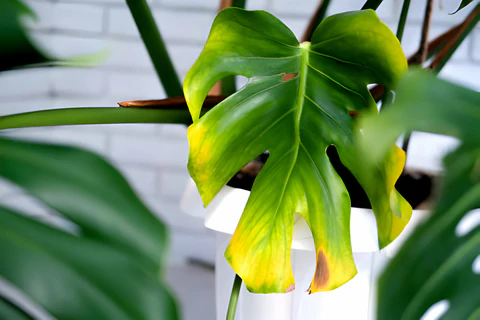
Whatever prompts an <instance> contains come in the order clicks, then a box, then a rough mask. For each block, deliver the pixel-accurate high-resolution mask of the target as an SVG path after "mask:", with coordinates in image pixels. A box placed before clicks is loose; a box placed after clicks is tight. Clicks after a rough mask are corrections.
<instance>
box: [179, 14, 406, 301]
mask: <svg viewBox="0 0 480 320" xmlns="http://www.w3.org/2000/svg"><path fill="white" fill-rule="evenodd" d="M406 69H407V62H406V59H405V57H404V54H403V52H402V49H401V47H400V44H399V42H398V41H397V39H396V38H395V36H394V35H393V34H392V32H391V31H390V30H389V29H388V27H387V26H386V25H384V24H383V23H382V22H381V21H380V20H379V19H378V18H377V16H376V14H375V12H374V11H372V10H364V11H358V12H347V13H343V14H339V15H335V16H331V17H329V18H327V19H325V20H324V21H323V22H322V23H321V24H320V25H319V26H318V28H317V30H316V31H315V33H314V34H313V37H312V42H311V43H309V42H305V43H301V44H299V42H298V41H297V39H296V38H295V36H294V34H293V33H292V32H291V31H290V30H289V29H288V28H287V27H286V26H285V25H284V24H283V23H281V22H280V21H279V20H278V19H276V18H275V17H273V16H272V15H270V14H268V13H266V12H263V11H244V10H241V9H226V10H224V11H222V12H221V13H220V14H219V15H218V16H217V18H216V19H215V21H214V23H213V26H212V30H211V32H210V35H209V38H208V41H207V43H206V46H205V48H204V50H203V51H202V53H201V55H200V57H199V58H198V60H197V61H196V63H195V64H194V66H193V67H192V69H191V70H190V71H189V73H188V75H187V77H186V79H185V84H184V92H185V97H186V100H187V103H188V106H189V109H190V112H191V115H192V118H193V120H194V124H193V125H192V126H190V128H189V130H188V139H189V142H190V156H189V164H188V167H189V171H190V174H191V176H192V178H193V179H194V180H195V182H196V184H197V187H198V189H199V191H200V194H201V196H202V199H203V202H204V204H205V205H208V204H209V202H210V201H211V200H212V198H213V197H214V196H215V195H216V194H217V193H218V192H219V190H220V189H221V188H222V187H223V186H224V185H225V183H226V182H227V181H228V180H229V179H230V178H231V177H232V176H233V175H234V174H235V172H236V171H238V170H239V169H240V168H241V167H242V166H243V165H245V164H246V163H248V162H249V161H250V160H252V159H253V158H255V157H256V156H258V155H259V154H261V153H262V152H264V151H266V150H268V151H269V152H270V157H269V159H268V161H267V163H266V164H265V166H264V168H263V169H262V171H261V172H260V174H259V175H258V177H257V179H256V181H255V184H254V186H253V189H252V192H251V195H250V198H249V200H248V203H247V205H246V208H245V211H244V212H243V215H242V217H241V220H240V222H239V224H238V226H237V229H236V231H235V233H234V235H233V238H232V240H231V242H230V245H229V247H228V248H227V251H226V253H225V256H226V258H227V260H228V261H229V263H230V264H231V266H232V267H233V269H234V270H235V272H236V273H237V274H238V275H239V276H240V277H241V278H242V279H243V280H244V281H245V284H246V286H247V288H248V289H249V290H250V291H253V292H260V293H270V292H286V291H289V290H291V289H292V288H293V284H294V279H293V274H292V269H291V264H290V248H291V242H292V232H293V222H294V221H293V219H294V214H295V213H296V212H298V213H300V214H301V215H302V216H303V218H304V219H305V220H306V221H307V223H308V224H309V226H310V229H311V230H312V234H313V238H314V242H315V246H316V256H317V266H316V271H315V274H314V277H313V280H312V283H311V286H310V292H317V291H325V290H331V289H334V288H336V287H338V286H340V285H342V284H343V283H345V282H346V281H348V280H349V279H351V278H352V277H353V276H354V275H355V274H356V268H355V264H354V261H353V257H352V249H351V244H350V198H349V195H348V193H347V190H346V189H345V186H344V184H343V182H342V181H341V179H340V178H339V176H338V175H337V173H336V172H335V170H334V169H333V167H332V165H331V164H330V162H329V159H328V157H327V155H326V149H327V147H329V146H330V145H334V146H335V147H336V148H337V150H338V152H339V154H340V157H341V159H342V162H343V163H344V164H345V165H346V166H347V167H348V168H349V169H350V171H351V172H352V173H353V174H354V175H355V176H356V177H357V179H358V180H359V181H360V183H361V184H362V185H363V187H364V189H365V191H366V192H367V194H368V196H369V198H370V201H371V204H372V207H373V209H374V212H375V215H376V218H377V223H378V226H379V242H380V245H381V247H384V246H386V245H387V244H388V243H390V242H391V241H392V240H393V239H395V237H396V236H397V235H398V234H399V233H400V232H401V231H402V229H403V227H404V226H405V225H406V223H407V222H408V220H409V218H410V215H411V207H410V206H409V205H408V204H407V203H406V201H405V200H404V199H403V198H402V197H401V196H400V195H399V194H398V193H397V192H396V190H395V189H394V184H395V181H396V179H397V178H398V176H399V175H400V173H401V171H402V168H403V165H404V161H405V157H404V154H403V152H402V151H401V150H399V149H391V152H390V153H389V154H388V156H386V157H385V158H384V161H383V163H382V164H381V165H378V166H376V167H375V168H372V170H373V171H375V172H376V173H375V174H374V175H370V176H366V175H364V174H363V173H362V171H363V170H364V168H362V163H361V159H358V158H357V157H356V154H355V152H354V148H353V147H352V145H353V142H352V141H353V135H354V132H356V130H357V129H355V127H354V121H353V119H352V118H351V116H350V115H349V112H362V113H376V112H377V109H376V105H375V101H374V100H373V98H372V97H371V95H370V93H369V91H368V89H367V85H368V84H371V83H381V84H384V85H386V86H388V87H389V88H392V87H394V85H395V83H396V81H397V79H398V78H399V77H400V75H401V74H402V73H403V72H404V71H405V70H406ZM233 74H239V75H243V76H245V77H248V78H250V80H249V82H248V84H247V85H246V86H245V87H244V88H242V89H241V90H240V91H238V92H237V93H236V94H234V95H232V96H230V97H229V98H227V99H226V100H224V101H223V102H221V103H219V104H218V105H217V106H216V107H214V108H213V109H212V110H211V111H209V112H207V113H206V114H205V115H204V116H203V117H202V118H200V119H199V115H200V111H201V107H202V102H203V101H204V99H205V97H206V95H207V93H208V91H209V89H210V88H211V87H212V86H213V85H214V84H215V83H216V82H217V81H218V80H220V79H222V78H224V77H226V76H228V75H233ZM225 214H228V212H226V213H225Z"/></svg>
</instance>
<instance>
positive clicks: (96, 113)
mask: <svg viewBox="0 0 480 320" xmlns="http://www.w3.org/2000/svg"><path fill="white" fill-rule="evenodd" d="M132 3H133V2H130V4H131V5H132ZM367 3H370V5H372V1H368V2H367ZM378 4H379V2H378V1H377V6H378ZM132 8H136V9H145V8H144V7H142V6H141V5H140V6H138V7H136V6H133V5H132ZM137 20H138V19H137ZM145 21H147V22H148V21H149V19H145ZM146 43H147V44H149V43H150V42H149V41H146ZM303 49H304V51H306V50H305V48H303ZM304 58H305V57H304ZM386 69H387V73H388V67H386ZM295 70H296V69H295V68H292V72H295ZM393 73H395V72H393ZM395 77H397V76H395ZM295 81H296V80H295ZM295 81H292V82H291V83H294V82H295ZM287 82H288V81H285V83H287ZM393 82H394V81H387V82H386V84H387V85H393V84H394V83H393ZM291 83H290V84H291ZM365 84H366V83H363V85H364V86H365ZM364 89H365V88H364ZM364 92H365V91H364ZM367 95H368V93H365V96H367ZM371 106H372V104H371V103H369V107H370V109H372V108H371ZM196 108H197V109H198V104H197V106H196ZM197 111H198V112H199V110H196V111H195V113H197ZM352 111H353V110H352ZM23 121H26V122H23ZM29 121H30V122H29ZM162 121H171V122H180V123H188V121H189V120H188V114H187V113H186V112H185V110H178V109H177V110H167V111H165V110H138V109H131V110H121V109H119V110H112V109H110V110H105V109H95V110H88V109H77V110H61V111H47V112H44V113H34V114H26V115H22V116H11V117H6V118H3V119H2V123H3V125H4V127H15V126H17V127H19V126H28V125H60V124H70V123H76V124H79V123H107V122H108V123H115V122H162ZM346 121H347V122H350V120H349V118H347V119H346ZM358 174H359V175H361V174H362V173H361V172H359V173H358ZM366 183H368V181H366ZM387 242H388V241H387ZM282 289H283V288H282ZM317 289H318V288H317ZM314 290H315V288H314Z"/></svg>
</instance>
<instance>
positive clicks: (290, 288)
mask: <svg viewBox="0 0 480 320" xmlns="http://www.w3.org/2000/svg"><path fill="white" fill-rule="evenodd" d="M293 290H295V283H292V284H291V285H289V286H288V288H287V290H285V293H289V292H292V291H293Z"/></svg>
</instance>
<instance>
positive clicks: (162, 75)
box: [126, 0, 183, 97]
mask: <svg viewBox="0 0 480 320" xmlns="http://www.w3.org/2000/svg"><path fill="white" fill-rule="evenodd" d="M126 1H127V5H128V7H129V8H130V12H131V13H132V16H133V19H134V20H135V24H136V25H137V28H138V31H139V32H140V36H141V37H142V39H143V43H144V44H145V46H146V48H147V51H148V54H149V56H150V59H151V60H152V63H153V66H154V67H155V71H156V72H157V76H158V77H159V79H160V82H161V83H162V85H163V88H164V89H165V93H166V94H167V96H169V97H176V96H183V90H182V85H181V83H180V79H179V78H178V75H177V72H176V71H175V68H174V67H173V63H172V60H171V59H170V56H169V55H168V52H167V48H166V46H165V43H164V42H163V39H162V36H161V34H160V31H159V30H158V27H157V24H156V23H155V19H154V18H153V15H152V11H151V10H150V7H149V6H148V3H147V2H146V0H126Z"/></svg>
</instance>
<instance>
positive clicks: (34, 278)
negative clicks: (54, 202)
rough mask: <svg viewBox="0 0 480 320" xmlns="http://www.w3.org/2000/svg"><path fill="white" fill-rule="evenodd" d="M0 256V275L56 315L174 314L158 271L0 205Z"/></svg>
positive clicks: (157, 316)
mask: <svg viewBox="0 0 480 320" xmlns="http://www.w3.org/2000/svg"><path fill="white" fill-rule="evenodd" d="M84 174H85V173H84ZM34 177H35V176H34ZM34 177H32V178H31V179H32V180H33V178H34ZM37 178H40V177H37ZM111 187H112V186H111ZM60 196H61V195H59V197H60ZM95 212H96V214H97V215H102V211H101V210H95ZM118 218H119V219H120V218H121V217H118ZM110 222H112V223H113V224H114V223H115V220H111V221H110ZM112 228H114V226H112ZM118 234H121V232H120V231H118ZM0 255H1V256H2V257H6V258H5V259H2V263H0V274H1V275H2V277H4V278H5V279H7V280H8V281H9V282H10V283H12V284H13V285H15V286H16V287H17V288H19V289H20V290H22V291H23V292H25V293H26V294H28V295H29V296H30V297H31V298H32V299H33V300H34V301H36V302H37V303H39V304H40V305H41V306H42V307H43V308H44V309H45V310H46V311H48V312H49V313H50V314H52V315H53V316H54V317H55V318H57V319H72V320H75V319H78V320H84V319H99V320H100V319H105V320H111V319H118V320H121V319H125V320H126V319H131V320H136V319H147V320H150V319H151V320H157V319H172V320H174V319H177V312H176V307H175V303H174V301H173V299H172V297H171V296H170V294H169V293H168V291H167V290H166V289H165V287H164V285H163V284H162V283H161V282H160V281H159V280H158V278H157V274H155V273H152V272H148V271H147V270H145V269H144V268H143V267H142V265H141V264H139V263H138V262H137V261H136V260H135V259H134V258H132V256H130V255H128V254H126V253H125V252H122V250H117V249H115V248H114V247H112V246H110V245H108V244H105V243H102V242H100V241H95V240H92V239H89V238H88V237H84V236H82V235H81V236H74V235H72V234H68V233H66V232H64V231H60V230H58V229H54V228H51V227H49V226H46V225H43V224H41V223H39V222H36V221H34V220H31V219H29V218H26V217H23V216H21V215H20V214H19V213H15V212H12V211H10V210H8V209H5V208H1V207H0ZM0 309H1V308H0ZM8 319H11V318H8Z"/></svg>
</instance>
